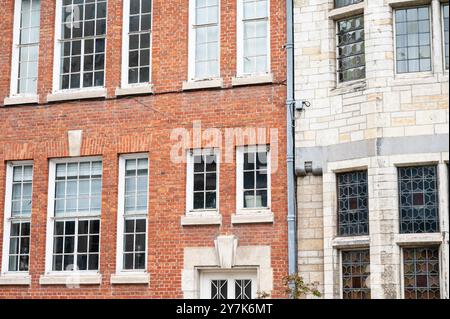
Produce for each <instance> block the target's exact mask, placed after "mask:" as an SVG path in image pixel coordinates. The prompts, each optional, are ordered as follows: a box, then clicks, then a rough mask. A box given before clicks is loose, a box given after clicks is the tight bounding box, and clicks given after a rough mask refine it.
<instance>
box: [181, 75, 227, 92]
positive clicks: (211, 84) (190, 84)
mask: <svg viewBox="0 0 450 319" xmlns="http://www.w3.org/2000/svg"><path fill="white" fill-rule="evenodd" d="M221 87H223V79H222V78H219V79H208V80H198V81H194V80H192V81H184V82H183V91H190V90H200V89H214V88H221Z"/></svg>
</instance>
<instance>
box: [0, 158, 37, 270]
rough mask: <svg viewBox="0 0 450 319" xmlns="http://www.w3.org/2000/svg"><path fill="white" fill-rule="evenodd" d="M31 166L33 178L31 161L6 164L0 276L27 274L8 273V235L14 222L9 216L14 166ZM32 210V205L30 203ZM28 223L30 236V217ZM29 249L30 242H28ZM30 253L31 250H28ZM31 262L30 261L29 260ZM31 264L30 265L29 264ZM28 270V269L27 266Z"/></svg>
mask: <svg viewBox="0 0 450 319" xmlns="http://www.w3.org/2000/svg"><path fill="white" fill-rule="evenodd" d="M24 165H32V166H33V171H32V172H33V177H34V163H33V161H11V162H7V163H6V187H5V210H4V215H3V252H2V264H1V274H2V275H8V274H28V273H29V270H28V271H9V270H8V268H9V267H8V263H9V246H10V233H11V222H12V221H13V220H14V219H13V217H12V215H11V202H12V186H13V173H14V167H15V166H24ZM31 194H33V179H32V184H31ZM31 205H32V207H31V210H33V203H31ZM29 222H30V235H31V216H30V217H29ZM30 248H31V240H30ZM30 252H31V249H30ZM30 261H31V260H30ZM30 264H31V263H30ZM28 269H30V267H29V266H28Z"/></svg>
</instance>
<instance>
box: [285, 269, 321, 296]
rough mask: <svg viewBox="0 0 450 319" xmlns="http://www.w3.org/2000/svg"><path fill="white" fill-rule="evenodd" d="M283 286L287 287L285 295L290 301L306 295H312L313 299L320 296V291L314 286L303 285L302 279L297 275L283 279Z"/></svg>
mask: <svg viewBox="0 0 450 319" xmlns="http://www.w3.org/2000/svg"><path fill="white" fill-rule="evenodd" d="M284 285H285V286H287V287H288V288H287V289H286V293H288V294H289V295H290V296H291V298H292V299H300V298H301V297H304V296H307V295H313V296H315V297H321V296H322V294H321V293H320V291H319V290H317V288H316V285H314V284H307V283H305V281H304V279H303V277H302V276H300V275H299V274H298V273H296V274H293V275H290V276H287V277H285V278H284Z"/></svg>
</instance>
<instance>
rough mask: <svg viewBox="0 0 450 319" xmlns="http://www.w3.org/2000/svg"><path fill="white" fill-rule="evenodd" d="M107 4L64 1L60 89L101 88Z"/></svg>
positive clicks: (89, 0) (87, 0)
mask: <svg viewBox="0 0 450 319" xmlns="http://www.w3.org/2000/svg"><path fill="white" fill-rule="evenodd" d="M106 12H107V1H106V0H63V5H62V8H61V14H62V21H61V39H60V42H61V70H60V77H61V78H60V88H61V89H79V88H86V87H96V86H103V85H104V78H105V37H106Z"/></svg>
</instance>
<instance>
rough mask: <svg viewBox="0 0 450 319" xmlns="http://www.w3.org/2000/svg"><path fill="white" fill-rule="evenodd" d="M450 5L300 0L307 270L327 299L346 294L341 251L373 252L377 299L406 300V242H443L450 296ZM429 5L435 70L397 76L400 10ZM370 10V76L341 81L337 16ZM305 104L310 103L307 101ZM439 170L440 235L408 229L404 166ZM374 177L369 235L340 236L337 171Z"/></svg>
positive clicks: (303, 267) (302, 258)
mask: <svg viewBox="0 0 450 319" xmlns="http://www.w3.org/2000/svg"><path fill="white" fill-rule="evenodd" d="M446 2H448V1H443V2H441V1H439V0H429V1H426V0H425V1H404V0H365V1H363V2H362V3H359V4H354V5H350V6H347V7H343V8H339V9H335V6H334V0H294V7H295V9H294V20H295V86H296V91H295V98H296V100H297V101H300V100H304V101H308V102H309V103H310V107H308V108H304V109H303V110H301V111H297V112H296V140H295V143H296V173H297V199H298V266H299V273H300V274H301V275H302V276H303V277H304V278H305V281H306V282H310V283H314V282H316V283H317V284H318V287H319V290H320V291H321V292H322V293H323V297H324V298H341V297H342V292H341V270H340V269H341V267H340V251H341V250H342V249H353V248H370V260H371V264H370V272H371V275H370V287H371V296H372V298H403V297H404V295H403V279H402V278H403V275H402V271H403V270H402V269H403V267H402V247H405V246H421V245H430V244H434V245H439V246H440V263H441V267H440V269H441V273H440V276H441V297H443V298H448V297H449V278H448V277H449V271H448V268H449V248H448V239H449V233H448V232H449V213H448V207H449V203H448V201H449V199H448V194H449V189H448V180H449V179H448V178H449V176H448V174H449V172H448V162H449V146H448V140H449V137H448V136H449V96H448V93H449V87H448V85H449V81H448V80H449V73H448V70H446V69H445V66H444V57H443V54H444V49H443V36H442V35H443V29H442V28H443V22H442V17H441V5H442V3H446ZM417 5H429V6H430V8H431V12H432V22H431V26H432V27H431V30H432V31H431V32H432V71H431V72H420V73H404V74H396V72H395V56H396V53H395V31H394V30H395V26H394V18H393V15H394V10H395V9H396V8H399V7H412V6H417ZM362 13H363V14H364V28H365V59H366V77H365V78H364V79H363V80H357V81H352V82H343V83H338V81H337V75H336V71H337V66H336V64H337V62H336V52H337V51H336V33H337V31H336V21H337V20H339V19H342V18H345V17H350V16H354V15H358V14H362ZM298 104H300V103H298ZM422 164H435V165H437V167H438V181H439V182H438V187H439V215H440V232H439V233H432V234H400V232H399V198H398V180H397V178H398V176H397V168H398V167H400V166H405V165H411V166H413V165H422ZM359 169H364V170H367V173H368V187H369V233H370V235H368V236H358V237H345V238H343V237H341V238H340V237H338V236H337V194H336V193H337V191H336V190H337V185H336V173H339V172H348V171H354V170H359Z"/></svg>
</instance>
